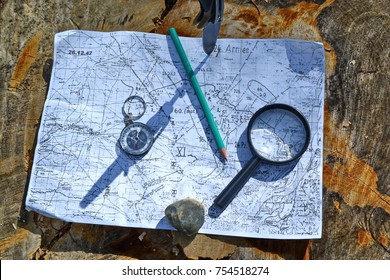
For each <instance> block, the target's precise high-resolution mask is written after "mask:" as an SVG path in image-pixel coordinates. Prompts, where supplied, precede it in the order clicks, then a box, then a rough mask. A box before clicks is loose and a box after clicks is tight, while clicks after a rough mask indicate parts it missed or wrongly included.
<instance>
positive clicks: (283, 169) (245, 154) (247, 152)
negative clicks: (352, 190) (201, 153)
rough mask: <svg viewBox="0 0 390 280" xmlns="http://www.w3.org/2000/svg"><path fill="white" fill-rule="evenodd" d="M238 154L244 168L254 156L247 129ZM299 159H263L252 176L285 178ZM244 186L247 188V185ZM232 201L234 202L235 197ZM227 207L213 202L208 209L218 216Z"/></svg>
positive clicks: (275, 179) (239, 143)
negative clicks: (280, 162) (278, 162)
mask: <svg viewBox="0 0 390 280" xmlns="http://www.w3.org/2000/svg"><path fill="white" fill-rule="evenodd" d="M237 155H238V160H239V161H240V164H241V168H244V167H245V165H246V164H247V163H248V162H249V160H250V159H251V158H252V156H253V154H252V152H251V149H250V148H249V142H248V139H247V129H245V130H244V132H243V133H242V134H241V136H240V138H239V140H238V145H237ZM298 161H299V159H297V160H294V161H292V162H290V163H287V164H284V165H274V164H270V163H267V162H264V161H263V162H261V163H260V166H259V167H258V168H257V170H255V171H254V173H253V174H252V176H251V178H253V179H256V180H258V181H262V182H275V181H278V180H280V179H283V178H284V177H285V176H287V175H288V174H289V173H290V172H291V171H292V170H293V169H294V168H295V166H296V165H297V163H298ZM243 188H245V185H244V187H243ZM232 203H234V199H233V201H232ZM227 207H229V206H227ZM225 209H226V208H225ZM225 209H221V208H220V207H218V206H217V205H215V204H213V205H211V206H210V208H209V209H208V215H209V216H210V217H211V218H218V217H219V216H220V215H221V214H222V213H223V211H224V210H225Z"/></svg>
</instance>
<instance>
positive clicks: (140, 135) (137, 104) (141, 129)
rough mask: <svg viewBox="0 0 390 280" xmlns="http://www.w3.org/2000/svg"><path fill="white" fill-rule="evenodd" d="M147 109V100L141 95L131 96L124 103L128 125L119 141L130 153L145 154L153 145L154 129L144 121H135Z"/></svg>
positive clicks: (124, 112)
mask: <svg viewBox="0 0 390 280" xmlns="http://www.w3.org/2000/svg"><path fill="white" fill-rule="evenodd" d="M145 111H146V104H145V101H144V100H143V99H142V98H141V97H139V96H130V97H129V98H127V99H126V101H125V102H124V104H123V107H122V112H123V114H124V115H125V124H126V127H125V128H124V129H123V130H122V132H121V135H120V137H119V143H120V145H121V147H122V149H123V150H124V151H125V152H126V153H128V154H130V155H135V156H139V155H143V154H145V153H147V152H148V151H149V150H150V148H151V147H152V145H153V142H154V131H153V129H152V128H151V127H150V126H148V125H146V124H144V123H141V122H134V120H138V119H140V118H141V117H142V116H143V114H144V113H145Z"/></svg>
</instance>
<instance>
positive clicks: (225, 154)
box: [219, 148, 228, 160]
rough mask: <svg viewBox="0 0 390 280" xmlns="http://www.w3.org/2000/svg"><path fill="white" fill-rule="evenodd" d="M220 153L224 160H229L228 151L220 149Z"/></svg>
mask: <svg viewBox="0 0 390 280" xmlns="http://www.w3.org/2000/svg"><path fill="white" fill-rule="evenodd" d="M219 151H220V153H221V154H222V156H223V158H224V159H226V160H227V159H228V158H227V152H226V149H225V148H222V149H219Z"/></svg>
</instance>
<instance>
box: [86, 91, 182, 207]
mask: <svg viewBox="0 0 390 280" xmlns="http://www.w3.org/2000/svg"><path fill="white" fill-rule="evenodd" d="M179 97H180V92H179V91H177V92H176V94H175V95H174V96H173V97H172V99H171V100H169V101H167V102H165V103H164V104H163V105H162V106H161V107H160V109H159V110H158V111H157V113H156V114H155V115H154V116H153V117H152V118H150V119H149V120H148V121H147V123H146V125H148V126H149V127H152V128H154V141H156V140H157V138H158V137H159V136H160V135H161V133H162V132H163V131H164V129H165V128H166V126H167V125H168V123H169V121H170V114H171V113H172V111H173V104H174V103H175V102H176V100H177V99H178V98H179ZM125 117H126V116H125V115H124V119H125ZM151 149H153V146H152V148H151ZM115 152H116V156H117V157H116V159H115V160H114V161H113V162H112V163H111V165H110V166H109V167H108V168H107V169H106V171H104V173H103V174H102V176H100V178H99V179H98V180H97V181H96V183H95V184H93V186H92V187H91V189H90V190H89V191H88V193H87V194H86V195H85V196H84V198H83V199H82V200H81V202H80V207H81V208H83V209H85V208H87V206H88V205H89V204H91V203H92V202H93V201H94V200H95V199H96V198H97V197H98V196H100V195H101V194H102V193H103V192H104V191H107V192H109V191H110V190H109V189H110V185H111V183H112V182H113V181H114V180H115V179H116V178H117V177H118V176H120V174H121V173H122V172H123V174H124V176H128V172H129V170H130V168H131V167H132V166H133V165H135V164H136V163H137V162H139V161H140V160H142V159H143V158H144V157H145V156H146V155H147V153H145V154H143V155H139V156H132V155H128V154H126V153H125V152H124V151H123V150H122V149H121V147H120V144H119V141H117V142H116V144H115ZM128 180H129V181H131V177H128ZM103 196H104V195H103Z"/></svg>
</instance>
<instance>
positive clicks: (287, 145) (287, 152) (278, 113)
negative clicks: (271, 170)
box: [249, 108, 308, 163]
mask: <svg viewBox="0 0 390 280" xmlns="http://www.w3.org/2000/svg"><path fill="white" fill-rule="evenodd" d="M307 133H308V129H307V127H306V126H305V123H304V119H303V117H302V116H300V115H297V113H296V112H292V111H291V110H287V109H284V108H274V109H269V110H266V111H264V112H261V113H260V114H258V115H257V117H255V118H254V120H253V123H252V125H251V127H250V133H249V137H250V141H251V144H252V147H253V150H254V152H255V153H257V155H258V156H260V157H261V158H263V159H265V160H267V161H270V162H279V163H280V162H287V161H290V160H293V159H296V158H298V157H300V156H301V155H302V153H303V152H304V151H305V150H306V146H307V137H308V135H307Z"/></svg>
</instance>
